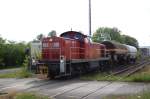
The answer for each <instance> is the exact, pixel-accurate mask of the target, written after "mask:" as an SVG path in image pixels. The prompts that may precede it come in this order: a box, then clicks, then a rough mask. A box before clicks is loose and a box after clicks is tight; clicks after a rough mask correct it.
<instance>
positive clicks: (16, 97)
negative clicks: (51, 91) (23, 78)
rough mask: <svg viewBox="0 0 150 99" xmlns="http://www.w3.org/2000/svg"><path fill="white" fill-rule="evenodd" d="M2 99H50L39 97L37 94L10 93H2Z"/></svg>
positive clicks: (0, 95) (0, 97) (0, 96)
mask: <svg viewBox="0 0 150 99" xmlns="http://www.w3.org/2000/svg"><path fill="white" fill-rule="evenodd" d="M0 99H50V98H48V97H47V96H43V95H39V94H36V93H31V92H30V93H29V92H24V93H16V92H9V93H4V94H3V93H2V94H0Z"/></svg>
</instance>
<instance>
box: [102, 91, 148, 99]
mask: <svg viewBox="0 0 150 99" xmlns="http://www.w3.org/2000/svg"><path fill="white" fill-rule="evenodd" d="M103 99H150V92H143V93H140V94H135V95H119V96H107V97H105V98H103Z"/></svg>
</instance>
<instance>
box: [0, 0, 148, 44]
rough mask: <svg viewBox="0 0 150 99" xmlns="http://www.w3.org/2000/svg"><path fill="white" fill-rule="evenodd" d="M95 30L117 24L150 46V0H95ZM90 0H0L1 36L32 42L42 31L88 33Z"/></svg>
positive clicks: (93, 22) (93, 20) (93, 5)
mask: <svg viewBox="0 0 150 99" xmlns="http://www.w3.org/2000/svg"><path fill="white" fill-rule="evenodd" d="M91 2H92V33H93V32H95V31H96V29H97V28H99V27H105V26H107V27H117V28H118V29H119V30H121V31H122V34H126V35H130V36H133V37H135V38H136V39H137V40H138V41H139V44H140V45H141V46H144V45H150V28H149V27H150V1H149V0H91ZM88 27H89V26H88V0H0V35H1V36H2V37H4V38H6V39H8V40H15V41H31V40H33V39H34V38H35V37H36V36H37V35H38V34H40V33H43V34H45V35H46V34H48V32H50V31H51V30H56V32H57V33H58V34H60V33H62V32H65V31H68V30H71V28H72V29H73V30H76V31H82V32H83V33H84V34H88V30H89V29H88Z"/></svg>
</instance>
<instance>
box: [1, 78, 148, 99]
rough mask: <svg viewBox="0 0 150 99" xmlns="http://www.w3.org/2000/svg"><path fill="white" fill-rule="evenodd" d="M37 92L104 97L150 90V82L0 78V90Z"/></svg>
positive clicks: (73, 98) (63, 98)
mask: <svg viewBox="0 0 150 99" xmlns="http://www.w3.org/2000/svg"><path fill="white" fill-rule="evenodd" d="M9 90H15V91H19V92H20V91H27V92H30V91H31V92H37V93H40V94H44V95H47V96H49V97H51V98H55V99H102V97H104V96H107V95H120V94H134V93H138V92H142V91H145V90H150V83H128V82H107V81H101V82H99V81H82V80H78V79H71V80H40V79H37V78H27V79H12V78H11V79H0V91H9Z"/></svg>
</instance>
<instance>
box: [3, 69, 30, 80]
mask: <svg viewBox="0 0 150 99" xmlns="http://www.w3.org/2000/svg"><path fill="white" fill-rule="evenodd" d="M31 76H32V74H31V73H30V72H29V71H28V70H26V68H24V67H22V68H21V69H20V70H18V71H16V72H12V73H7V74H0V78H28V77H31Z"/></svg>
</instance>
